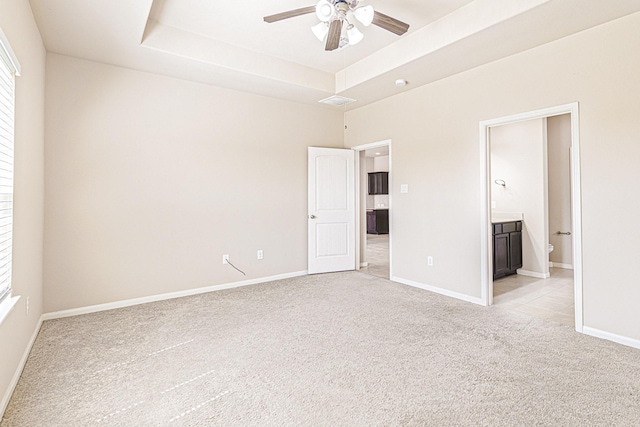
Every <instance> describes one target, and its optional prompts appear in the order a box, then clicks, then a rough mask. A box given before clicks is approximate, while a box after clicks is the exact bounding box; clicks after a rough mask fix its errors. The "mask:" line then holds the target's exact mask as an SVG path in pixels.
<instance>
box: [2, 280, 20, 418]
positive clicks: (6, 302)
mask: <svg viewBox="0 0 640 427" xmlns="http://www.w3.org/2000/svg"><path fill="white" fill-rule="evenodd" d="M19 299H20V295H18V296H15V297H14V296H11V293H9V295H7V296H6V297H5V299H3V300H2V302H1V303H0V325H2V322H4V319H6V318H7V316H9V313H11V312H12V311H13V309H14V308H15V306H16V304H17V303H18V300H19ZM0 419H2V418H0Z"/></svg>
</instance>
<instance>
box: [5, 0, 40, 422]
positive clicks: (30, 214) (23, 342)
mask: <svg viewBox="0 0 640 427" xmlns="http://www.w3.org/2000/svg"><path fill="white" fill-rule="evenodd" d="M0 28H2V31H3V32H4V33H5V35H6V36H7V39H8V40H9V43H10V44H11V47H12V49H13V51H14V52H15V54H16V56H17V57H18V61H19V62H20V65H21V67H22V74H21V76H20V77H18V78H17V79H16V100H15V107H16V114H15V120H16V122H15V168H14V175H15V184H14V226H13V238H14V245H13V294H14V295H20V296H21V299H20V301H19V302H18V305H17V306H16V307H15V308H14V309H13V311H12V312H11V314H10V315H9V316H8V317H7V318H6V319H5V321H4V322H3V323H2V325H0V347H1V348H2V350H0V360H2V363H0V399H3V401H2V403H6V399H7V398H8V392H9V388H10V385H11V382H12V378H13V376H14V374H15V373H16V370H17V368H18V367H19V365H20V360H21V358H22V356H23V354H24V352H25V350H26V349H27V346H28V344H29V341H30V339H31V337H32V336H33V334H34V332H35V329H36V326H37V324H38V320H39V318H40V315H41V313H42V233H43V193H44V183H43V174H44V166H43V162H44V160H43V156H44V155H43V150H44V145H43V144H44V83H45V75H44V74H45V50H44V46H43V45H42V40H41V39H40V33H39V32H38V29H37V28H36V25H35V22H34V20H33V15H32V14H31V8H30V6H29V2H28V1H27V0H11V1H0ZM27 297H28V298H29V314H28V315H27V313H26V304H25V303H26V299H27ZM2 409H3V408H2V407H0V412H2Z"/></svg>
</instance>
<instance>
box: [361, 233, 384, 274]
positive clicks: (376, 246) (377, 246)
mask: <svg viewBox="0 0 640 427" xmlns="http://www.w3.org/2000/svg"><path fill="white" fill-rule="evenodd" d="M367 262H368V263H369V265H368V266H367V267H362V268H360V272H361V273H365V274H370V275H372V276H378V277H383V278H385V279H388V278H389V235H388V234H367Z"/></svg>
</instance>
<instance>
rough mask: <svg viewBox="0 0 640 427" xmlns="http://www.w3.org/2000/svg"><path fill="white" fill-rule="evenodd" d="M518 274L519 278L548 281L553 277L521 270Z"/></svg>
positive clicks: (547, 274) (548, 274)
mask: <svg viewBox="0 0 640 427" xmlns="http://www.w3.org/2000/svg"><path fill="white" fill-rule="evenodd" d="M516 273H518V276H527V277H535V278H536V279H548V278H549V277H551V274H550V273H538V272H537V271H529V270H523V269H521V268H519V269H518V270H516Z"/></svg>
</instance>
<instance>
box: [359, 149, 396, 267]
mask: <svg viewBox="0 0 640 427" xmlns="http://www.w3.org/2000/svg"><path fill="white" fill-rule="evenodd" d="M391 143H392V141H391V140H390V139H384V140H382V141H378V142H371V143H369V144H363V145H356V146H355V147H351V149H352V150H354V151H355V152H356V153H358V155H357V156H356V172H355V173H356V181H355V185H356V233H357V234H356V237H357V241H358V245H357V246H358V247H357V250H356V257H357V258H356V265H358V264H359V263H360V260H361V259H362V258H361V254H360V236H361V235H362V230H361V229H360V228H361V227H362V224H361V221H360V209H361V208H362V207H361V206H360V199H361V198H362V194H360V155H359V154H360V152H361V151H366V150H369V149H371V148H380V147H389V277H392V276H393V232H392V224H393V173H391V171H392V168H393V166H392V165H393V162H392V158H391V152H392V150H391ZM365 227H366V225H365ZM365 231H366V230H365Z"/></svg>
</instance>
